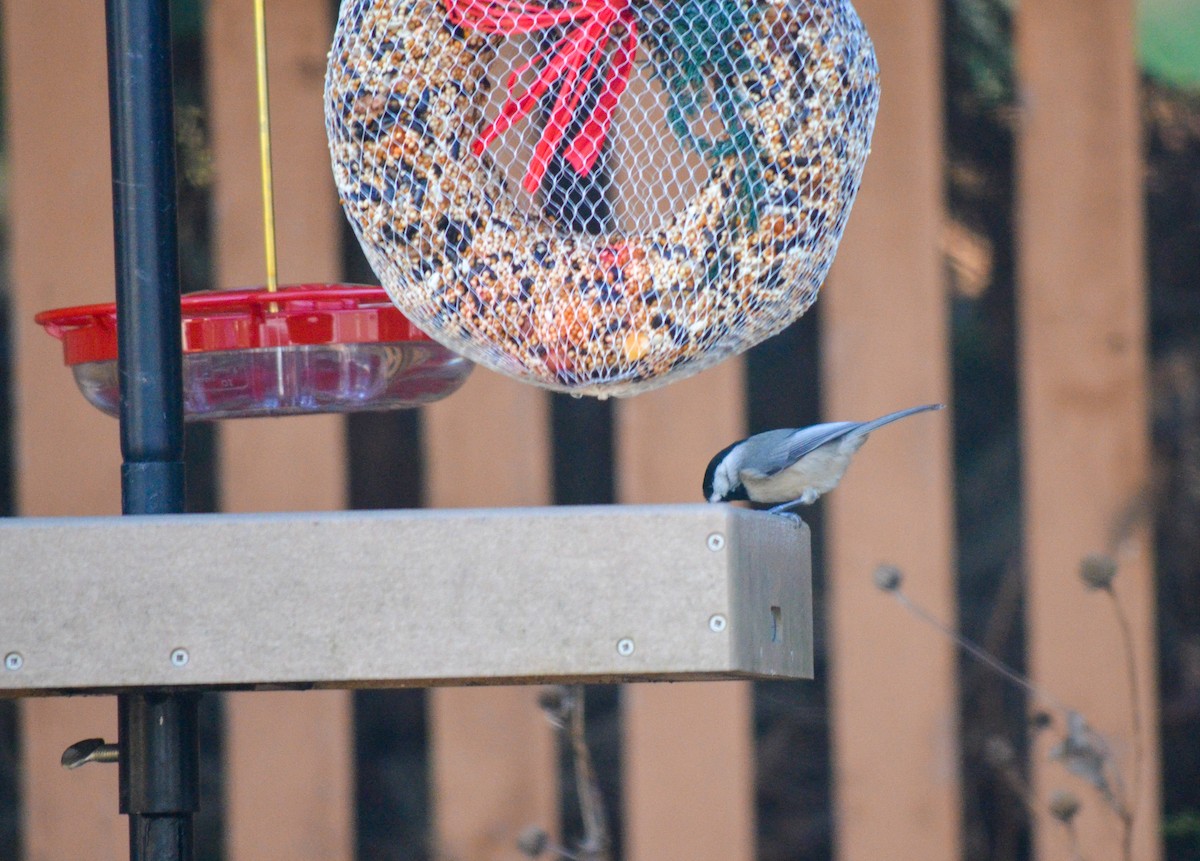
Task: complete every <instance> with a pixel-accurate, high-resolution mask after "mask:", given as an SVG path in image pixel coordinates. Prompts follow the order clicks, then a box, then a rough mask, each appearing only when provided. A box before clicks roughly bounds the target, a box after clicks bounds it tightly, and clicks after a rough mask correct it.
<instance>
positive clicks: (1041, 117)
mask: <svg viewBox="0 0 1200 861" xmlns="http://www.w3.org/2000/svg"><path fill="white" fill-rule="evenodd" d="M1135 5H1136V4H1135V3H1133V2H1132V0H1103V2H1080V0H1043V2H1038V3H1029V4H1020V6H1019V7H1018V9H1017V11H1016V13H1015V14H1016V21H1017V28H1016V29H1017V62H1018V70H1019V77H1020V81H1021V93H1022V102H1023V109H1024V110H1023V114H1022V116H1021V122H1020V124H1019V126H1018V147H1017V153H1018V162H1017V163H1018V186H1017V188H1018V192H1017V194H1018V207H1017V211H1018V239H1017V248H1018V253H1019V255H1020V256H1019V260H1018V284H1019V285H1020V286H1019V294H1018V295H1019V320H1020V323H1021V328H1020V332H1021V340H1020V345H1019V350H1020V369H1021V388H1022V391H1021V397H1022V400H1021V406H1022V413H1023V419H1024V421H1023V425H1022V441H1023V453H1024V463H1023V481H1024V488H1025V518H1026V522H1025V548H1026V566H1027V577H1026V588H1027V598H1026V608H1027V610H1026V620H1027V625H1028V628H1027V630H1028V644H1029V667H1030V673H1031V675H1032V677H1033V679H1034V681H1035V682H1036V683H1037V684H1038V685H1040V686H1041V687H1043V688H1044V689H1046V690H1048V691H1050V692H1051V693H1052V694H1053V695H1054V696H1056V697H1058V698H1059V699H1060V700H1061V701H1063V702H1065V703H1067V704H1068V705H1069V706H1071V707H1073V708H1076V709H1078V710H1079V711H1080V712H1082V713H1083V715H1084V716H1085V717H1086V718H1087V720H1088V721H1089V723H1090V724H1091V725H1092V726H1093V727H1094V728H1095V729H1096V730H1097V731H1099V732H1101V733H1103V734H1104V735H1105V736H1107V737H1108V739H1109V741H1110V744H1111V746H1112V748H1113V752H1114V754H1115V756H1116V759H1117V761H1118V763H1119V764H1120V766H1121V769H1122V771H1123V773H1124V775H1125V779H1126V783H1127V784H1129V783H1132V782H1133V768H1134V761H1133V760H1134V732H1133V725H1132V718H1131V714H1130V707H1131V704H1132V702H1133V697H1132V694H1131V691H1130V689H1129V687H1128V685H1127V683H1126V674H1125V672H1124V667H1125V658H1124V652H1123V645H1122V640H1121V637H1120V635H1119V632H1118V631H1119V629H1118V627H1117V623H1116V620H1115V618H1114V616H1113V614H1112V608H1111V607H1109V606H1107V605H1108V601H1107V596H1105V595H1104V594H1103V593H1099V592H1096V593H1085V591H1084V589H1083V587H1082V584H1081V583H1080V582H1079V579H1078V577H1077V573H1078V571H1079V568H1080V562H1081V560H1082V559H1083V558H1084V557H1085V556H1086V555H1087V554H1090V553H1096V552H1106V553H1111V554H1113V555H1114V556H1115V557H1116V559H1117V560H1118V562H1119V563H1120V573H1119V574H1118V577H1117V580H1116V583H1115V586H1114V588H1115V590H1116V593H1117V594H1118V595H1119V596H1120V600H1121V601H1122V603H1123V605H1124V608H1125V610H1126V612H1127V613H1128V615H1129V619H1130V623H1131V628H1132V631H1133V638H1134V642H1135V646H1134V647H1135V650H1136V666H1137V672H1138V676H1139V679H1138V682H1139V685H1140V690H1139V694H1140V708H1141V715H1142V733H1141V748H1142V750H1143V751H1145V762H1144V763H1143V771H1142V773H1141V775H1140V779H1139V781H1138V783H1140V790H1141V792H1140V794H1139V797H1138V798H1137V806H1136V812H1137V829H1136V834H1135V839H1134V843H1133V852H1132V856H1131V857H1133V858H1137V859H1139V861H1153V859H1156V858H1158V857H1160V856H1161V852H1162V847H1161V843H1160V838H1159V804H1158V778H1159V774H1158V763H1157V759H1158V733H1157V720H1156V715H1157V696H1156V691H1155V667H1156V662H1155V636H1154V617H1153V612H1154V574H1153V563H1152V560H1151V546H1150V541H1151V533H1150V529H1149V522H1148V520H1149V518H1148V517H1147V516H1146V515H1147V510H1146V509H1145V507H1144V494H1145V492H1146V485H1147V483H1148V481H1149V470H1148V438H1147V391H1146V387H1147V384H1146V310H1145V305H1146V278H1145V274H1144V271H1143V266H1144V261H1143V253H1144V251H1143V240H1142V229H1143V228H1142V220H1143V219H1142V193H1143V192H1142V165H1141V154H1140V141H1141V132H1140V121H1139V113H1138V70H1137V63H1136V58H1135V54H1134V49H1135V28H1134V14H1135ZM1058 726H1059V728H1061V727H1062V720H1061V718H1059V721H1058ZM1053 735H1056V733H1049V732H1046V733H1041V734H1040V736H1039V738H1038V739H1037V743H1036V744H1035V750H1034V759H1033V783H1034V789H1035V791H1036V793H1037V796H1038V798H1039V804H1038V807H1039V813H1040V815H1039V817H1038V819H1037V822H1036V826H1037V827H1036V829H1035V848H1036V854H1037V856H1038V857H1042V858H1052V857H1065V856H1066V855H1067V854H1068V852H1069V851H1070V850H1069V848H1068V842H1067V841H1068V837H1067V834H1066V832H1065V829H1063V828H1062V826H1061V825H1059V824H1058V823H1056V822H1054V821H1053V820H1052V819H1050V818H1049V816H1048V815H1046V813H1045V804H1046V799H1047V797H1048V796H1049V794H1050V792H1052V791H1053V790H1055V789H1058V788H1064V789H1069V790H1071V791H1073V792H1075V793H1076V794H1077V795H1078V796H1079V798H1080V799H1081V800H1082V801H1083V805H1084V806H1083V810H1082V811H1081V813H1080V814H1079V817H1078V820H1077V825H1078V831H1079V833H1080V839H1081V843H1082V846H1081V851H1082V855H1083V857H1086V858H1089V859H1095V861H1104V859H1117V858H1120V857H1122V853H1121V841H1120V837H1119V834H1120V832H1119V828H1118V824H1117V821H1116V818H1115V817H1114V816H1113V815H1112V813H1111V812H1108V811H1106V810H1105V809H1104V803H1103V802H1102V801H1101V800H1100V798H1099V796H1098V795H1097V794H1096V793H1095V792H1093V791H1090V788H1089V787H1088V786H1087V785H1086V784H1085V783H1083V782H1082V781H1080V780H1078V779H1076V778H1073V777H1071V776H1069V775H1067V774H1066V772H1065V771H1064V770H1063V768H1062V766H1061V765H1060V764H1059V763H1055V762H1052V761H1050V760H1049V758H1048V753H1049V749H1050V747H1051V745H1052V744H1053V743H1054V742H1055V740H1056V739H1055V738H1053V737H1052V736H1053Z"/></svg>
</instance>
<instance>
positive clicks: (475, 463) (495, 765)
mask: <svg viewBox="0 0 1200 861" xmlns="http://www.w3.org/2000/svg"><path fill="white" fill-rule="evenodd" d="M423 418H424V442H425V463H426V476H427V484H428V490H427V494H426V499H427V502H428V504H429V505H430V506H431V507H434V508H459V507H465V506H481V507H482V506H487V507H494V506H525V505H544V504H547V503H548V502H549V501H550V439H549V422H550V417H549V399H548V398H547V396H546V394H545V393H544V392H542V391H539V390H538V389H535V388H533V387H532V386H527V385H524V384H521V383H517V382H514V381H512V380H508V379H505V378H503V377H500V376H497V375H495V374H492V373H490V372H488V371H484V370H480V369H477V370H476V371H475V372H474V373H473V374H472V375H471V377H470V379H468V380H467V383H466V384H465V385H464V386H463V388H462V389H461V390H460V391H459V392H458V393H456V394H455V395H453V396H452V397H450V398H448V399H447V400H444V401H440V402H439V403H437V404H434V405H432V406H430V407H428V408H426V409H425V411H424V415H423ZM463 539H464V540H470V536H463ZM538 690H539V689H538V688H536V687H511V688H486V689H485V688H475V689H472V688H437V689H434V690H431V691H430V692H429V737H430V742H429V745H430V752H429V757H430V766H429V770H430V788H431V792H432V805H433V815H432V817H431V821H432V831H433V836H432V841H433V852H434V856H433V857H435V858H437V859H439V861H485V859H486V861H518V859H521V858H524V857H525V856H524V855H522V854H521V853H520V852H518V851H517V848H516V840H517V837H518V836H519V835H520V833H521V831H522V830H523V829H524V828H525V827H527V826H529V825H537V826H540V827H542V828H545V829H546V830H547V831H549V832H550V833H552V834H554V833H556V832H557V830H558V829H557V825H558V776H557V775H558V765H557V764H558V753H557V752H558V746H557V740H556V738H555V735H554V732H553V730H552V728H551V727H550V725H549V723H548V721H547V720H546V718H545V715H543V714H542V713H541V710H540V709H539V708H538V706H537V696H538Z"/></svg>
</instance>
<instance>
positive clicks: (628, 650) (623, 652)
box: [617, 637, 633, 658]
mask: <svg viewBox="0 0 1200 861" xmlns="http://www.w3.org/2000/svg"><path fill="white" fill-rule="evenodd" d="M617 654H618V655H620V656H621V657H622V658H628V657H629V656H630V655H632V654H633V640H631V639H629V638H628V637H623V638H621V639H620V640H617Z"/></svg>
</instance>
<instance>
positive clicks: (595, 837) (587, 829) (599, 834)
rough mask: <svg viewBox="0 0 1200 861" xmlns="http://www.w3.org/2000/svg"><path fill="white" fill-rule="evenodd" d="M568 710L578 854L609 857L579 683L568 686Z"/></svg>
mask: <svg viewBox="0 0 1200 861" xmlns="http://www.w3.org/2000/svg"><path fill="white" fill-rule="evenodd" d="M569 711H570V713H569V715H568V716H567V720H566V730H567V736H568V738H569V739H570V743H571V753H572V757H573V759H574V763H575V791H576V792H577V793H578V794H579V810H580V815H581V817H582V819H583V839H582V841H580V845H579V854H580V856H581V857H582V858H584V859H587V861H609V857H610V850H611V848H612V838H611V837H610V835H609V833H608V817H607V816H606V815H605V811H604V796H603V794H602V793H601V792H600V783H599V781H597V779H596V770H595V768H594V767H593V766H592V754H591V751H590V750H589V749H588V744H587V721H586V715H585V709H584V687H583V685H574V686H572V687H571V693H570V710H569Z"/></svg>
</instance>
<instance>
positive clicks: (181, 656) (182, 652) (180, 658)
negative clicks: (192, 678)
mask: <svg viewBox="0 0 1200 861" xmlns="http://www.w3.org/2000/svg"><path fill="white" fill-rule="evenodd" d="M189 659H190V656H189V655H188V651H187V649H176V650H175V651H173V652H171V666H173V667H186V666H187V662H188V660H189Z"/></svg>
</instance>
